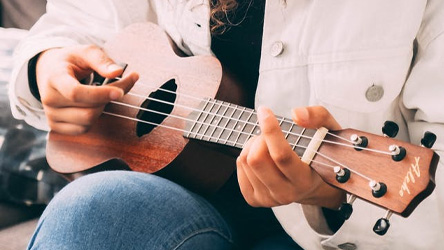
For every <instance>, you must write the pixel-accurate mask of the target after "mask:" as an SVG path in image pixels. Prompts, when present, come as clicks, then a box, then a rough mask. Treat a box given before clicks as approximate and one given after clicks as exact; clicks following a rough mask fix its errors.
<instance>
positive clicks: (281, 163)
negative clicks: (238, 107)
mask: <svg viewBox="0 0 444 250" xmlns="http://www.w3.org/2000/svg"><path fill="white" fill-rule="evenodd" d="M257 113H258V121H259V125H260V127H261V135H262V136H263V138H264V141H265V143H266V145H267V148H268V152H269V154H270V157H271V159H272V160H273V162H274V163H275V164H276V166H277V167H278V168H279V170H280V171H281V172H282V173H283V174H284V175H285V176H286V177H287V179H288V180H290V181H291V182H296V181H297V180H298V179H299V178H300V177H298V175H300V174H302V173H303V171H307V170H306V169H305V170H304V168H301V167H300V166H304V165H303V164H302V162H301V160H300V159H299V157H298V156H297V155H296V153H295V152H293V150H292V149H291V147H290V145H289V143H288V141H287V140H286V139H285V137H284V135H283V133H282V130H281V127H280V126H279V123H278V121H277V119H276V117H275V116H274V115H273V113H272V112H271V110H270V109H268V108H265V107H260V108H259V109H258V112H257ZM306 167H307V168H308V166H306Z"/></svg>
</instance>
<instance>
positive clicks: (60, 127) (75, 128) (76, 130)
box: [48, 121, 89, 135]
mask: <svg viewBox="0 0 444 250" xmlns="http://www.w3.org/2000/svg"><path fill="white" fill-rule="evenodd" d="M48 124H49V127H50V128H51V131H54V132H57V133H60V134H67V135H79V134H83V133H85V132H87V131H88V129H89V127H87V126H81V125H76V124H71V123H64V122H51V121H48Z"/></svg>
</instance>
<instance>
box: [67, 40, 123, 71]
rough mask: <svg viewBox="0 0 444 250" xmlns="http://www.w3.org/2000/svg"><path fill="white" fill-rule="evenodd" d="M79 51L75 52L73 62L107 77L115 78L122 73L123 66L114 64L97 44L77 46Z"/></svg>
mask: <svg viewBox="0 0 444 250" xmlns="http://www.w3.org/2000/svg"><path fill="white" fill-rule="evenodd" d="M78 49H79V50H80V51H79V52H77V53H75V54H74V55H75V56H74V57H73V58H74V59H75V60H76V62H75V64H77V65H79V66H80V67H82V68H84V69H91V70H93V71H96V72H97V73H99V75H101V76H103V77H107V78H115V77H118V76H120V75H122V73H123V67H122V66H120V65H118V64H116V63H115V62H114V61H113V60H112V59H111V58H109V57H108V55H107V54H106V53H105V52H104V51H103V50H102V49H101V48H99V47H98V46H95V45H87V46H83V47H80V48H78Z"/></svg>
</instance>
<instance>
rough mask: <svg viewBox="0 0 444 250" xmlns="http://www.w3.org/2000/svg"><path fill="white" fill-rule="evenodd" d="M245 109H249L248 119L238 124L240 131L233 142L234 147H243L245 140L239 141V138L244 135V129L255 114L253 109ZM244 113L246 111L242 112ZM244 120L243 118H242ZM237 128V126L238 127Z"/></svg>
mask: <svg viewBox="0 0 444 250" xmlns="http://www.w3.org/2000/svg"><path fill="white" fill-rule="evenodd" d="M245 111H248V117H247V119H246V120H245V121H244V122H243V125H238V126H239V132H238V133H237V136H236V139H235V140H234V142H233V146H234V147H238V148H242V147H243V146H244V143H245V141H244V142H239V140H240V139H241V138H242V136H243V133H242V132H243V131H244V130H245V127H246V126H247V123H248V121H249V120H250V118H251V117H252V116H253V114H254V112H253V110H251V109H246V110H245ZM243 114H245V112H242V116H243ZM240 120H242V119H240ZM236 129H237V128H236ZM239 144H240V146H239Z"/></svg>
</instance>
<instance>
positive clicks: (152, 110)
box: [136, 79, 177, 137]
mask: <svg viewBox="0 0 444 250" xmlns="http://www.w3.org/2000/svg"><path fill="white" fill-rule="evenodd" d="M176 90H177V84H176V81H175V79H171V80H169V81H168V82H166V83H164V84H163V85H162V86H161V87H160V88H159V89H158V90H156V91H155V92H152V93H151V94H150V95H149V97H150V98H148V99H146V100H145V101H144V102H143V103H142V106H141V107H142V108H143V109H145V110H140V111H139V113H138V114H137V118H138V119H140V120H142V121H147V122H148V123H145V122H138V123H137V127H136V133H137V136H138V137H142V136H143V135H146V134H148V133H150V132H151V131H152V130H153V129H154V128H156V127H157V125H158V124H161V123H162V122H163V120H165V118H167V116H168V115H169V114H171V111H172V110H173V108H174V102H175V101H176Z"/></svg>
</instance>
